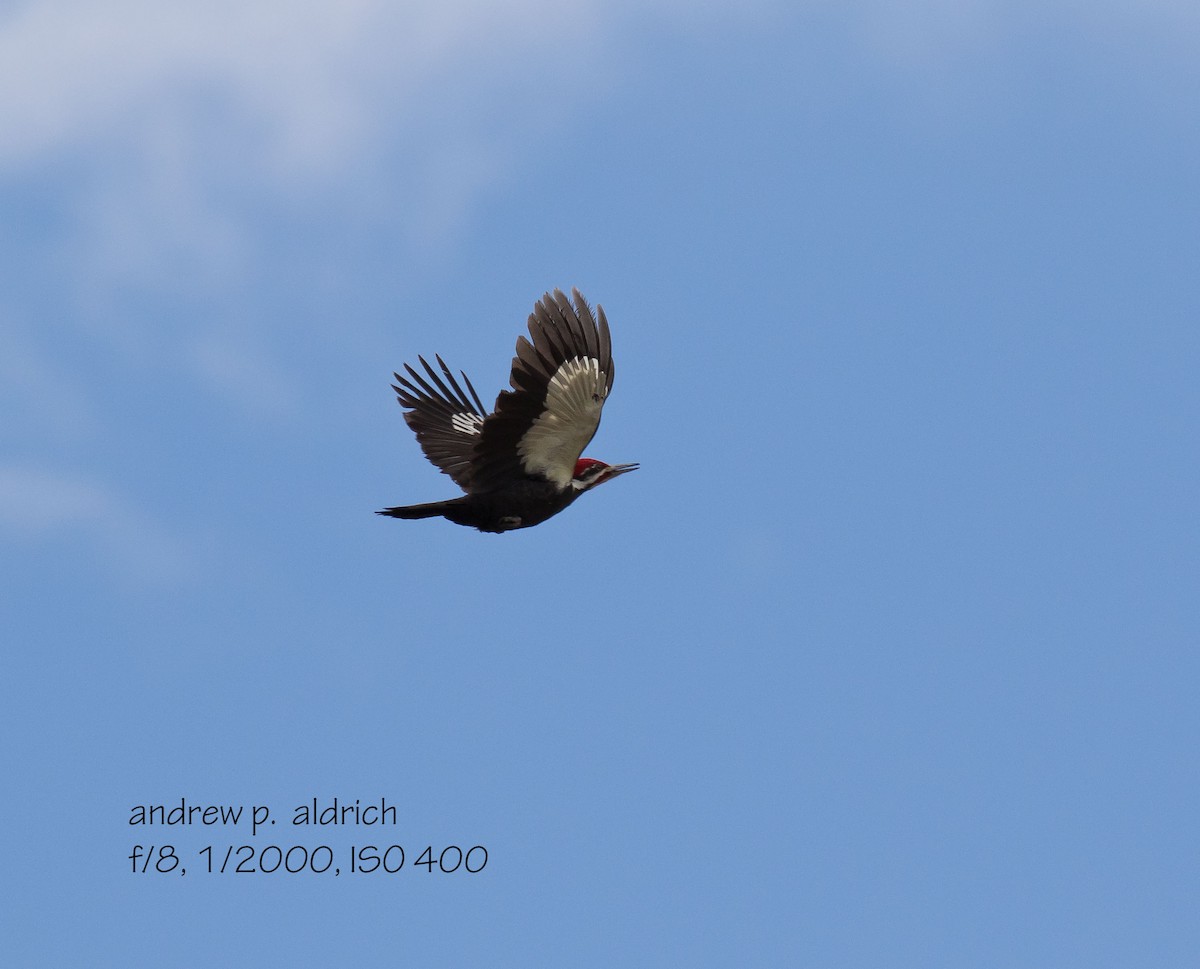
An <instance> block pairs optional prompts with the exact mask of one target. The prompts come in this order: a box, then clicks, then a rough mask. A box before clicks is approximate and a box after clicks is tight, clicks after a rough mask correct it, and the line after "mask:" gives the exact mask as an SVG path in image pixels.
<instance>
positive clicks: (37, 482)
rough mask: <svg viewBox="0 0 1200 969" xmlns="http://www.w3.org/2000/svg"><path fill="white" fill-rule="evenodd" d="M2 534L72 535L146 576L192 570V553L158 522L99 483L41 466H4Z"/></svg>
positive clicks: (23, 538) (27, 537)
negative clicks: (189, 566)
mask: <svg viewBox="0 0 1200 969" xmlns="http://www.w3.org/2000/svg"><path fill="white" fill-rule="evenodd" d="M0 532H3V533H5V537H6V541H8V542H29V543H37V542H41V541H44V540H47V539H50V538H52V537H61V536H63V535H66V536H68V537H69V538H70V539H71V540H72V541H78V542H80V543H81V544H89V543H90V544H92V545H93V546H94V547H96V548H97V549H98V551H99V552H100V554H101V558H102V559H103V560H105V561H106V562H108V563H111V564H113V565H115V567H116V568H117V569H118V570H119V571H121V572H123V573H125V574H126V575H128V576H129V577H131V578H136V579H138V580H139V581H140V580H154V581H164V580H165V581H169V580H173V579H175V578H177V577H179V576H181V575H183V574H185V573H186V572H187V569H188V566H187V562H188V556H187V554H186V552H185V550H184V549H183V548H182V547H181V546H180V544H179V543H178V542H177V541H176V540H175V539H174V538H172V537H171V536H170V535H169V534H168V533H167V532H166V531H165V530H164V529H163V528H162V527H161V526H160V525H159V524H158V523H157V522H155V521H153V520H151V519H150V518H149V517H147V516H146V515H145V514H143V513H142V512H140V511H138V510H137V509H135V508H133V507H132V506H130V505H129V504H128V503H127V502H125V501H123V500H122V499H121V498H120V497H119V496H118V495H117V494H116V493H115V492H113V491H112V490H111V489H109V488H106V487H105V486H103V485H101V484H98V483H96V482H94V481H89V480H86V479H84V478H80V477H75V476H72V475H69V474H64V473H62V472H56V471H51V470H48V469H46V468H44V467H39V466H35V465H22V464H7V465H0Z"/></svg>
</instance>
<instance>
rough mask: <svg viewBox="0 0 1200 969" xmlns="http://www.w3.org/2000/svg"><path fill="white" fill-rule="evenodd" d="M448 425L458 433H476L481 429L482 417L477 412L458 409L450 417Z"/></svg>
mask: <svg viewBox="0 0 1200 969" xmlns="http://www.w3.org/2000/svg"><path fill="white" fill-rule="evenodd" d="M450 426H451V427H453V428H454V429H455V430H456V431H458V432H459V433H460V434H478V433H479V432H480V431H481V430H482V429H483V418H482V417H480V416H479V415H478V414H468V413H466V412H465V411H459V412H458V413H457V414H455V415H454V416H453V417H451V418H450Z"/></svg>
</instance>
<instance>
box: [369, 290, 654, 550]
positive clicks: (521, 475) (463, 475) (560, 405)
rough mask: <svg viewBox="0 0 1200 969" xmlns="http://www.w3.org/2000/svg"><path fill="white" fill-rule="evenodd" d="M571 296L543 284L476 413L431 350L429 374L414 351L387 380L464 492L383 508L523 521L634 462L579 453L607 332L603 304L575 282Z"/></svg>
mask: <svg viewBox="0 0 1200 969" xmlns="http://www.w3.org/2000/svg"><path fill="white" fill-rule="evenodd" d="M572 295H573V297H574V305H572V303H571V301H570V300H568V299H567V297H566V296H564V295H563V293H562V292H561V291H560V290H555V291H554V293H553V295H551V294H549V293H547V294H546V295H545V296H543V297H542V299H541V300H540V301H539V302H538V303H537V305H536V306H535V307H534V311H533V313H532V314H531V315H530V317H529V335H530V337H531V338H532V342H531V341H530V340H526V338H525V337H523V336H522V337H520V338H518V340H517V353H516V356H515V357H513V362H512V373H511V376H510V378H509V383H510V384H511V386H512V390H504V391H501V393H500V396H499V397H498V398H497V399H496V406H495V408H494V409H493V410H492V412H491V413H486V412H485V411H484V407H483V404H482V402H481V401H480V399H479V395H478V394H477V393H476V392H475V388H474V387H473V386H472V385H471V381H470V380H469V379H468V378H467V375H466V374H465V373H461V371H460V374H461V376H462V379H463V383H465V385H466V388H467V391H469V394H468V393H466V392H464V391H463V388H462V386H461V385H460V384H459V383H458V381H457V380H456V379H455V377H454V375H453V374H452V373H451V372H450V368H449V367H447V366H446V364H445V362H444V361H443V360H442V358H441V357H440V356H438V357H435V359H436V360H437V362H438V365H439V367H440V370H441V373H440V374H439V373H438V372H437V371H436V370H434V368H433V367H431V366H430V365H429V363H427V362H426V360H425V359H424V358H423V357H418V359H419V360H420V362H421V365H422V366H423V367H424V369H425V373H424V374H423V375H422V374H421V373H419V372H418V371H417V370H415V369H414V368H413V367H411V366H409V365H408V364H405V366H404V369H405V371H406V372H407V376H401V375H400V374H398V373H397V374H395V377H396V383H395V384H394V385H393V389H394V390H395V391H396V396H397V399H398V400H399V401H400V404H401V406H402V407H404V408H405V413H404V419H405V421H407V423H408V425H409V427H411V428H412V429H413V431H414V432H415V433H416V435H417V441H418V443H419V444H420V445H421V449H422V450H423V451H424V452H425V456H426V457H428V458H429V460H430V461H431V462H432V463H433V464H435V465H436V466H437V467H439V468H440V469H441V470H442V471H443V472H444V473H446V474H448V475H450V477H451V478H453V479H454V481H455V482H456V483H457V484H458V485H459V486H460V487H461V488H462V489H463V491H465V492H466V494H464V495H463V496H462V497H461V498H451V499H448V500H446V501H434V502H429V503H426V504H420V505H402V506H399V507H396V508H385V509H384V510H383V511H380V512H378V514H380V515H388V516H390V517H392V518H408V519H412V518H435V517H442V518H446V519H448V520H449V521H452V522H455V523H456V524H459V525H470V526H472V527H474V528H478V529H479V530H480V531H483V532H506V531H511V530H512V529H515V528H529V527H530V526H532V525H538V524H541V523H542V522H544V521H545V520H546V519H547V518H550V517H552V516H553V515H557V514H558V513H559V512H560V511H562V510H563V509H564V508H566V507H567V506H568V505H569V504H571V503H572V502H573V501H574V500H575V499H576V498H578V497H579V496H580V495H581V494H583V493H584V492H585V491H588V490H590V489H592V488H594V487H596V486H597V485H600V484H603V483H604V482H605V481H609V480H611V479H612V478H615V477H617V476H618V475H621V474H624V473H625V472H627V471H633V470H635V469H636V468H637V465H636V464H617V465H609V464H605V463H604V462H603V461H597V460H595V459H594V458H584V457H581V456H580V455H581V454H582V452H583V449H584V448H585V447H586V446H587V444H588V442H589V441H590V440H591V439H592V437H593V435H594V434H595V433H596V429H597V428H598V427H599V426H600V413H601V410H602V409H603V407H604V402H605V400H606V399H607V398H608V394H609V391H610V390H611V389H612V381H613V364H612V342H611V338H610V335H609V330H608V321H607V320H606V319H605V316H604V309H603V308H602V307H600V306H597V307H596V313H595V315H593V314H592V311H591V308H590V307H589V306H588V304H587V303H586V301H585V300H584V298H583V296H582V295H580V293H579V290H577V289H576V290H573V291H572Z"/></svg>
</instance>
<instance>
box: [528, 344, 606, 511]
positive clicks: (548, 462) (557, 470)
mask: <svg viewBox="0 0 1200 969" xmlns="http://www.w3.org/2000/svg"><path fill="white" fill-rule="evenodd" d="M607 384H608V375H607V374H605V373H604V371H603V370H601V369H600V361H599V360H596V359H595V358H593V357H575V358H574V359H573V360H568V361H567V362H566V363H564V364H563V365H562V366H561V367H559V368H558V370H556V371H555V373H554V376H553V377H551V378H550V382H549V384H548V385H547V387H546V409H545V410H544V411H543V412H542V414H541V416H540V417H538V419H537V420H535V421H534V422H533V425H532V426H531V427H530V428H529V430H528V431H526V432H525V435H524V437H522V438H521V443H520V444H519V445H518V447H517V450H518V451H519V453H520V455H521V462H522V463H523V464H524V465H525V470H526V471H530V472H533V471H537V472H540V473H541V474H544V475H545V476H546V477H547V478H549V479H550V480H551V481H553V482H554V483H555V484H556V485H558V486H559V487H560V488H565V487H566V486H567V485H569V484H570V483H571V476H572V475H573V474H574V472H575V462H576V460H577V459H578V458H579V455H580V453H582V451H583V449H584V448H585V447H586V446H587V442H588V441H590V440H591V439H592V435H593V434H595V433H596V427H597V425H599V423H600V411H601V410H602V409H603V407H604V398H605V397H606V396H607V395H608V388H607Z"/></svg>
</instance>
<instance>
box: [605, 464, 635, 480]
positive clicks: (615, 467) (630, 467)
mask: <svg viewBox="0 0 1200 969" xmlns="http://www.w3.org/2000/svg"><path fill="white" fill-rule="evenodd" d="M639 467H641V465H640V464H638V463H637V462H636V461H635V462H634V463H633V464H610V465H609V466H608V473H607V474H605V476H604V480H605V481H607V480H608V479H609V478H615V477H616V476H617V475H619V474H624V473H625V472H626V471H636V470H637V469H638V468H639Z"/></svg>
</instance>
